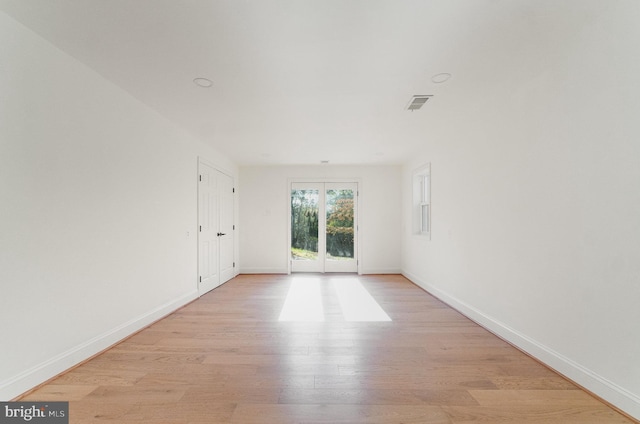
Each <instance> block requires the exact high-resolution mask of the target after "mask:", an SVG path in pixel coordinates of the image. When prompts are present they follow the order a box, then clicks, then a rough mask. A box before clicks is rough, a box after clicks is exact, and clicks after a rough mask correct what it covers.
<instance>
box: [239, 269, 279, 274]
mask: <svg viewBox="0 0 640 424" xmlns="http://www.w3.org/2000/svg"><path fill="white" fill-rule="evenodd" d="M288 273H289V270H288V269H287V268H241V269H240V274H288Z"/></svg>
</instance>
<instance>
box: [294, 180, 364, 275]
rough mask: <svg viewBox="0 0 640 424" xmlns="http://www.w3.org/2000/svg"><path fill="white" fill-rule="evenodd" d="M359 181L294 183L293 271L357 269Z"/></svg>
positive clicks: (342, 270) (346, 270) (352, 270)
mask: <svg viewBox="0 0 640 424" xmlns="http://www.w3.org/2000/svg"><path fill="white" fill-rule="evenodd" d="M357 192H358V190H357V183H292V184H291V240H290V241H291V243H290V246H291V271H292V272H357V271H358V265H357V243H356V239H357V237H356V235H357V234H356V233H357V232H356V230H357V224H356V219H357V209H356V204H357Z"/></svg>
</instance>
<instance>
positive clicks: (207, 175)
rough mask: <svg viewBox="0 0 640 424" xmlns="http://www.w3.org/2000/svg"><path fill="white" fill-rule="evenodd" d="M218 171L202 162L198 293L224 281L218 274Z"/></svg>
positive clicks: (199, 196)
mask: <svg viewBox="0 0 640 424" xmlns="http://www.w3.org/2000/svg"><path fill="white" fill-rule="evenodd" d="M218 174H219V172H218V171H217V170H215V169H214V168H212V167H210V166H209V165H206V164H203V163H200V165H199V178H198V179H199V181H198V274H199V281H198V292H199V294H200V295H203V294H204V293H206V292H208V291H209V290H211V289H213V288H215V287H217V286H218V285H219V284H220V275H219V273H218V269H219V265H218V256H219V252H218V244H219V243H218V235H217V233H218V221H219V217H218V209H219V207H218V197H219V196H218Z"/></svg>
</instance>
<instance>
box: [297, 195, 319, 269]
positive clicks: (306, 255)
mask: <svg viewBox="0 0 640 424" xmlns="http://www.w3.org/2000/svg"><path fill="white" fill-rule="evenodd" d="M323 200H324V197H323V185H322V184H315V183H305V184H298V183H293V184H292V186H291V271H293V272H323V260H322V255H321V254H320V252H322V251H323V247H324V245H323V242H322V240H320V239H321V237H320V236H319V235H320V234H322V232H323V227H322V223H321V222H320V221H321V219H320V218H321V211H320V206H321V205H322V202H323Z"/></svg>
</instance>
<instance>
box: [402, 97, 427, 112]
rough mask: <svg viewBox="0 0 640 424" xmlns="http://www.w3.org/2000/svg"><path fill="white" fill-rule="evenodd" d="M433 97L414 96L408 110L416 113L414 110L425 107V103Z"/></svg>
mask: <svg viewBox="0 0 640 424" xmlns="http://www.w3.org/2000/svg"><path fill="white" fill-rule="evenodd" d="M431 97H433V96H432V95H416V96H413V97H412V98H411V101H410V102H409V105H408V106H407V110H410V111H412V112H413V111H414V110H418V109H420V108H421V107H422V105H424V104H425V103H427V100H429V98H431Z"/></svg>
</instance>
